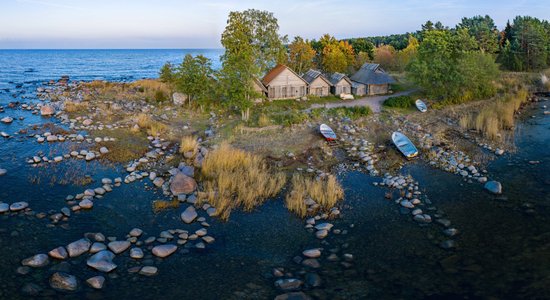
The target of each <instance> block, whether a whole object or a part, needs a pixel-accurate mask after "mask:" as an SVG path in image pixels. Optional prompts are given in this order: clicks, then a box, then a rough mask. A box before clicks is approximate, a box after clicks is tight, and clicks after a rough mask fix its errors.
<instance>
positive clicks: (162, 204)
mask: <svg viewBox="0 0 550 300" xmlns="http://www.w3.org/2000/svg"><path fill="white" fill-rule="evenodd" d="M179 206H180V201H179V200H178V199H177V198H175V199H174V200H170V201H165V200H155V201H153V212H154V213H159V212H161V211H163V210H167V209H175V208H178V207H179Z"/></svg>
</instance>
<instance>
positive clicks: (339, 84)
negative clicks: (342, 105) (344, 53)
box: [329, 73, 351, 96]
mask: <svg viewBox="0 0 550 300" xmlns="http://www.w3.org/2000/svg"><path fill="white" fill-rule="evenodd" d="M329 81H330V83H331V84H332V88H331V92H332V93H333V94H334V95H336V96H339V95H340V94H351V80H350V79H349V78H348V76H346V74H342V73H332V74H331V75H330V77H329Z"/></svg>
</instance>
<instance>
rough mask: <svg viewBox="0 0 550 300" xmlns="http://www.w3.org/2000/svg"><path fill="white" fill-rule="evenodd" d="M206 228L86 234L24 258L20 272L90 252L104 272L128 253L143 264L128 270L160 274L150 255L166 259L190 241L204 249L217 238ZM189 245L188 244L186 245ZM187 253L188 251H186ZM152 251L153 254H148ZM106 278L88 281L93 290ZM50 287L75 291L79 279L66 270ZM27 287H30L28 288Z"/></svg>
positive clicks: (88, 261) (91, 262) (92, 265)
mask: <svg viewBox="0 0 550 300" xmlns="http://www.w3.org/2000/svg"><path fill="white" fill-rule="evenodd" d="M207 234H208V231H207V229H206V228H204V227H203V228H200V229H197V230H195V231H194V232H192V233H191V232H189V231H187V230H183V229H171V230H166V231H162V232H160V234H159V236H158V237H156V236H149V237H145V236H144V234H143V230H141V229H139V228H134V229H132V230H131V231H130V232H129V233H128V234H127V235H126V239H125V240H117V238H116V237H105V235H103V234H102V233H87V234H85V237H84V238H82V239H80V240H77V241H74V242H72V243H70V244H68V245H66V246H59V247H56V248H54V249H52V250H50V251H49V252H48V253H47V254H46V253H40V254H36V255H33V256H31V257H28V258H25V259H23V260H22V261H21V265H22V266H21V267H19V268H18V270H17V272H18V273H20V274H27V273H28V272H29V271H30V268H43V267H45V266H47V265H48V264H50V262H51V260H53V261H56V262H60V261H66V260H69V259H71V258H75V257H79V256H81V255H86V254H88V257H87V259H86V265H87V266H88V267H90V268H91V269H93V270H95V271H98V272H100V274H101V273H110V272H112V271H113V270H115V269H117V268H118V267H119V266H118V265H117V263H115V261H114V260H115V259H116V257H117V256H120V255H126V254H128V256H129V257H130V258H131V259H132V260H133V261H134V262H140V261H143V263H139V264H140V265H139V266H137V267H132V268H129V269H128V272H129V273H138V274H140V275H143V276H153V275H157V273H158V268H157V267H156V266H152V265H150V264H152V261H151V258H152V257H158V258H166V257H168V256H170V255H172V254H174V253H175V252H176V251H177V250H178V248H179V246H182V245H185V244H186V243H187V241H195V240H200V242H198V243H196V244H195V245H194V247H195V248H196V249H204V248H205V245H204V243H207V244H210V243H213V242H214V238H213V237H211V236H209V235H207ZM186 246H187V245H186ZM186 251H187V252H188V250H186ZM147 252H149V253H150V254H147ZM104 282H105V277H103V276H102V275H97V276H93V277H90V278H88V279H87V280H86V283H87V284H88V285H89V286H91V287H92V288H94V289H101V288H103V285H104ZM50 286H51V287H52V288H53V289H55V290H59V291H65V292H67V291H76V290H78V289H80V282H79V279H78V278H76V276H74V275H70V274H67V273H63V272H55V273H54V274H53V275H52V276H51V277H50ZM27 290H29V289H28V288H27Z"/></svg>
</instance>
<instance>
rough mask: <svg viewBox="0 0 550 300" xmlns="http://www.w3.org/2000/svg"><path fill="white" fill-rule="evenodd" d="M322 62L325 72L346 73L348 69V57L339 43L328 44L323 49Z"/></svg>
mask: <svg viewBox="0 0 550 300" xmlns="http://www.w3.org/2000/svg"><path fill="white" fill-rule="evenodd" d="M321 62H322V65H323V70H324V71H325V72H327V73H334V72H344V71H345V70H346V69H347V67H348V61H347V59H346V55H345V54H344V52H343V51H342V49H340V47H339V45H338V44H337V43H336V44H328V45H326V46H325V47H324V48H323V55H322V60H321Z"/></svg>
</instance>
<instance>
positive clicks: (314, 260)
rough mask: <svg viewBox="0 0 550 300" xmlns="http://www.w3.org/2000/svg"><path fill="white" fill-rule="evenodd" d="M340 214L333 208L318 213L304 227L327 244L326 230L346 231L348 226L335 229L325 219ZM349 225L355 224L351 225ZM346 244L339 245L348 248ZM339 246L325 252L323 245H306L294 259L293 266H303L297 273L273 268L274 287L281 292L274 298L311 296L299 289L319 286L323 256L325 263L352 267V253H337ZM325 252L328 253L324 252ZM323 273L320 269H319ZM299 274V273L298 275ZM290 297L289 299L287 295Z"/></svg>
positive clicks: (327, 231)
mask: <svg viewBox="0 0 550 300" xmlns="http://www.w3.org/2000/svg"><path fill="white" fill-rule="evenodd" d="M339 215H340V212H339V210H338V209H337V208H336V207H334V208H332V209H331V210H330V213H328V214H327V213H323V214H317V215H316V216H314V217H310V218H308V219H306V220H305V228H306V229H307V230H308V231H310V232H312V233H314V234H315V236H316V237H317V238H318V239H320V240H322V241H321V244H323V245H324V246H328V245H329V243H328V242H327V241H326V240H325V238H326V237H327V236H328V234H329V233H333V234H336V235H340V234H344V235H345V234H347V233H348V232H347V229H343V230H341V229H334V225H333V224H332V223H329V222H327V221H326V220H327V219H330V218H334V217H337V216H339ZM350 227H354V226H353V225H350ZM347 246H348V245H347V244H344V245H342V247H341V248H347ZM341 248H340V247H333V248H331V249H329V250H328V251H325V249H324V248H322V247H321V248H308V249H305V250H304V251H302V253H301V255H297V256H295V257H294V258H293V262H294V263H296V265H299V266H301V267H302V268H305V269H302V270H300V271H297V272H291V271H289V270H285V268H282V267H277V268H274V269H273V270H272V276H273V277H274V278H275V287H276V288H277V289H278V290H280V291H281V292H283V293H284V294H281V295H279V296H277V297H276V298H275V299H310V298H309V296H307V295H306V294H305V293H304V292H303V291H302V290H304V289H310V288H317V287H320V286H322V284H323V281H322V279H321V276H320V275H319V270H320V269H321V261H320V260H321V259H322V258H323V257H324V259H326V260H327V261H328V262H333V263H334V262H339V263H340V264H341V265H342V266H343V267H344V268H350V267H351V266H352V261H353V255H352V254H350V253H343V254H341V255H339V254H338V253H339V252H340V251H341V250H342V249H341ZM325 252H327V253H326V254H325ZM321 273H322V272H321ZM298 275H300V276H301V277H300V276H298ZM289 297H290V298H289Z"/></svg>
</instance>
